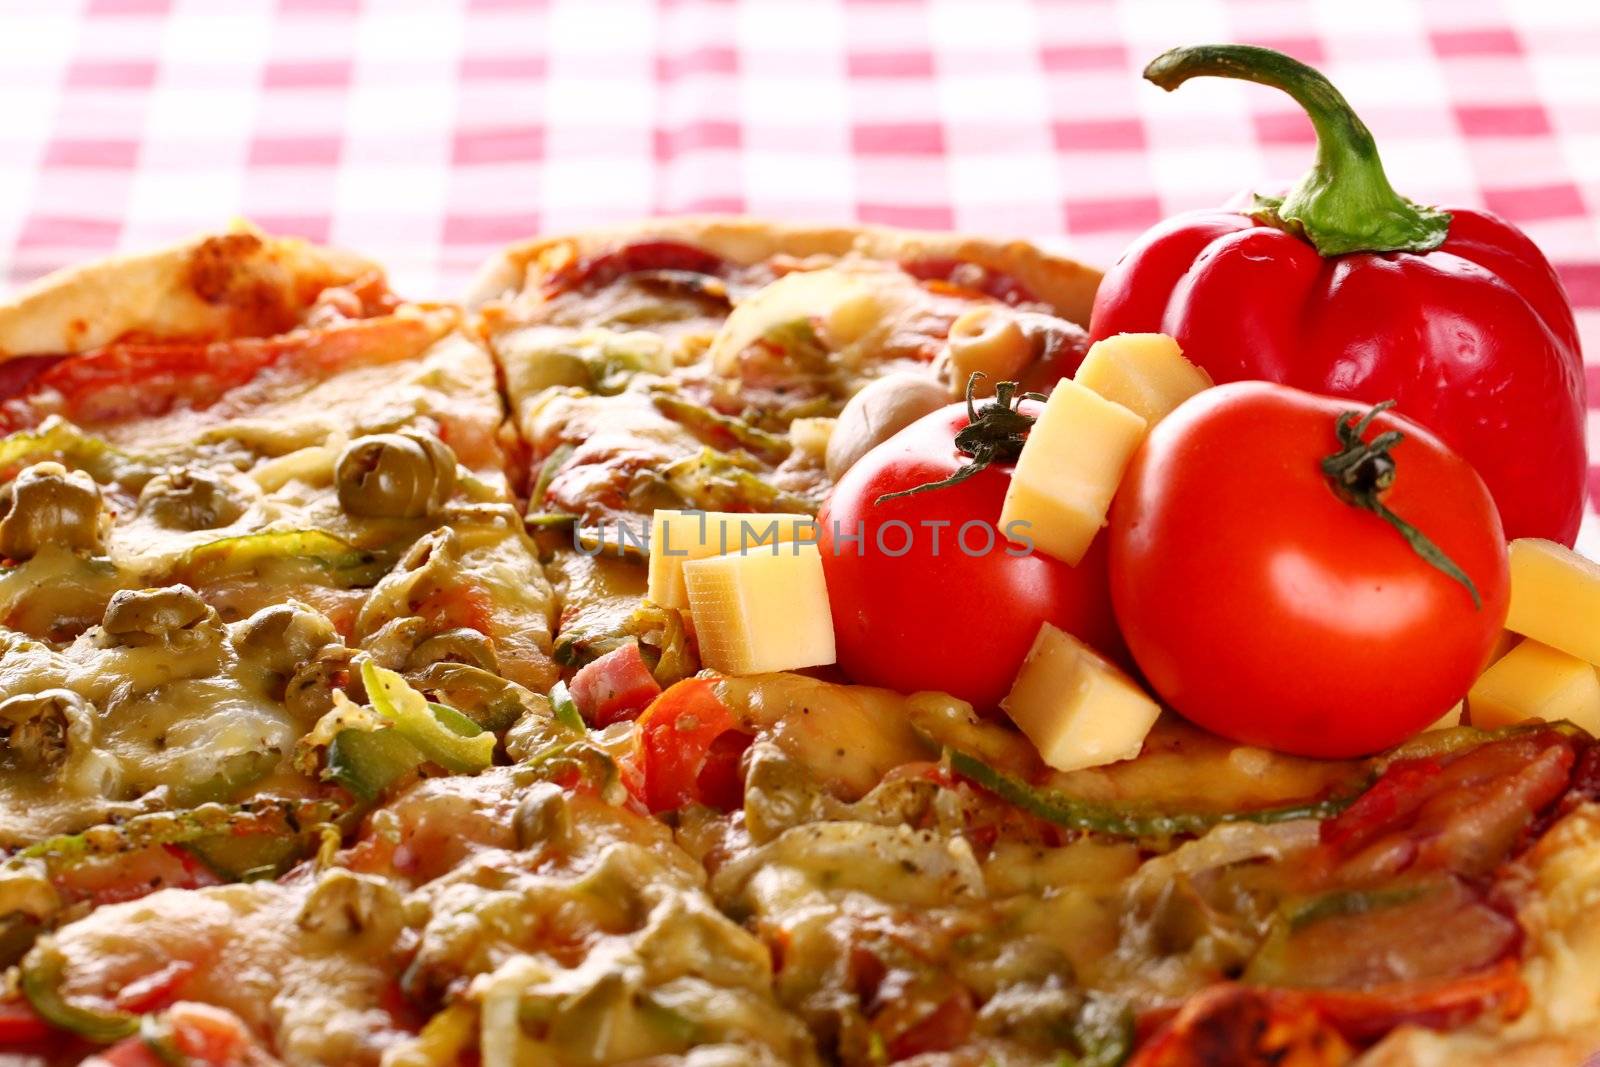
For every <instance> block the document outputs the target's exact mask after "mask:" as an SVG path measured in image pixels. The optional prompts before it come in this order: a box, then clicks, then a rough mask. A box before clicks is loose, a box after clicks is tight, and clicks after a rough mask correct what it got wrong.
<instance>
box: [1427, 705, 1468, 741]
mask: <svg viewBox="0 0 1600 1067" xmlns="http://www.w3.org/2000/svg"><path fill="white" fill-rule="evenodd" d="M1466 709H1467V702H1466V701H1465V700H1458V701H1456V703H1455V706H1454V707H1452V708H1451V709H1450V710H1449V711H1447V712H1445V713H1444V714H1443V715H1441V716H1439V717H1438V718H1437V719H1435V720H1434V722H1433V725H1432V726H1429V727H1428V728H1427V729H1425V730H1423V731H1422V732H1423V733H1428V732H1429V731H1432V730H1453V729H1455V728H1456V727H1457V726H1460V725H1461V713H1462V712H1463V711H1465V710H1466Z"/></svg>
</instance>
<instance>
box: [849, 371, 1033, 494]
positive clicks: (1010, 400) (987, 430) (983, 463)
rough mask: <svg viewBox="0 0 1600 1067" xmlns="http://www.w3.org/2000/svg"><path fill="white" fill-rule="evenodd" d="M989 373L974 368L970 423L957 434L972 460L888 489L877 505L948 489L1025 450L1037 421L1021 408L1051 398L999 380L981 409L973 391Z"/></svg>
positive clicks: (960, 446) (969, 398) (969, 384)
mask: <svg viewBox="0 0 1600 1067" xmlns="http://www.w3.org/2000/svg"><path fill="white" fill-rule="evenodd" d="M986 377H988V375H986V374H984V373H983V372H982V371H973V372H972V376H971V377H970V378H968V379H967V425H965V426H963V427H962V428H961V430H960V431H959V432H957V434H956V451H957V452H960V453H961V454H962V455H964V456H971V457H972V462H971V463H964V464H962V465H961V466H959V467H957V468H956V469H955V473H953V474H951V475H950V477H948V478H941V479H940V480H939V481H936V482H924V483H923V484H922V485H917V486H912V487H911V488H910V489H902V490H900V491H899V492H895V493H885V494H883V495H882V496H880V497H878V499H876V500H874V501H873V504H874V505H877V504H881V503H883V502H884V501H885V500H897V499H899V498H900V497H905V496H915V495H916V494H918V493H927V492H931V491H933V490H935V489H948V488H949V487H950V486H952V485H960V484H961V483H962V482H964V481H966V480H967V479H968V478H971V477H972V476H973V475H974V474H977V473H978V472H979V471H982V470H986V469H987V468H988V467H989V465H990V464H992V463H1015V462H1016V461H1017V457H1018V456H1020V455H1021V454H1022V446H1023V445H1024V444H1026V443H1027V441H1028V430H1029V429H1030V428H1031V427H1032V426H1033V424H1034V422H1035V419H1034V417H1033V416H1032V415H1027V414H1024V413H1023V412H1022V411H1021V410H1020V406H1021V404H1022V402H1023V401H1024V400H1040V401H1042V400H1047V399H1049V398H1048V397H1046V396H1045V395H1044V394H1043V393H1018V392H1017V383H1016V382H999V383H997V384H996V385H995V387H994V402H993V403H991V404H988V405H986V406H984V407H983V408H982V409H981V410H980V409H979V408H978V406H977V404H976V403H975V402H974V401H973V391H974V390H975V389H976V388H977V386H978V380H979V379H980V378H986ZM1014 405H1015V406H1014Z"/></svg>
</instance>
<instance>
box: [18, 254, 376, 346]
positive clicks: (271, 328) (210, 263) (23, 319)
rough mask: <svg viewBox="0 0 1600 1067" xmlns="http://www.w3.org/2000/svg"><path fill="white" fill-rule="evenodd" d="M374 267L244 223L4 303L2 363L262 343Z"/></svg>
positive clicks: (89, 267) (118, 259)
mask: <svg viewBox="0 0 1600 1067" xmlns="http://www.w3.org/2000/svg"><path fill="white" fill-rule="evenodd" d="M382 274H383V272H382V269H381V268H380V267H378V266H377V265H376V264H375V263H373V262H372V261H371V260H368V259H365V258H363V257H361V256H357V255H353V254H351V253H348V252H341V251H336V250H333V249H328V248H322V247H319V246H317V245H313V244H310V243H309V242H306V241H302V240H298V239H296V238H292V237H270V236H268V235H266V234H264V233H262V232H261V231H260V230H257V229H255V228H254V227H251V226H249V225H247V224H241V225H240V226H238V227H236V228H234V229H232V230H230V231H228V232H225V233H220V234H212V235H205V236H201V237H198V238H195V239H194V240H191V241H188V242H186V243H184V244H181V245H176V246H174V247H171V248H166V249H162V250H160V251H156V252H146V253H140V254H135V255H127V256H113V257H110V258H108V259H102V260H97V261H95V262H92V263H88V264H85V265H83V266H80V267H72V268H68V269H66V270H61V271H57V272H56V273H54V274H50V275H48V276H46V277H44V278H41V279H39V280H38V281H37V282H35V283H33V284H32V285H30V286H28V287H27V288H25V289H23V290H22V291H21V292H19V293H17V294H15V295H14V296H12V298H11V299H9V300H7V301H5V302H4V303H0V360H5V359H10V358H12V357H15V356H26V355H71V354H74V353H78V352H85V351H88V350H90V349H94V348H99V347H100V346H102V345H106V344H110V343H111V342H113V341H116V340H119V339H122V338H127V337H130V336H132V337H139V338H143V339H147V340H148V339H179V338H200V339H205V340H226V339H229V338H234V337H262V336H270V335H272V334H276V333H281V332H284V331H285V330H288V329H292V328H293V327H294V326H296V325H298V324H299V323H300V321H301V319H302V318H303V317H304V315H305V313H306V311H307V310H308V309H310V308H311V306H312V305H313V304H314V303H315V301H316V299H317V296H318V295H319V294H320V293H321V292H322V291H323V290H324V289H326V288H328V287H330V286H338V285H347V284H350V283H352V282H356V281H359V280H364V279H372V278H381V277H382Z"/></svg>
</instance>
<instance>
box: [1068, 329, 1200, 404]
mask: <svg viewBox="0 0 1600 1067" xmlns="http://www.w3.org/2000/svg"><path fill="white" fill-rule="evenodd" d="M1074 378H1075V379H1076V380H1077V381H1079V382H1081V383H1082V384H1084V385H1086V386H1088V387H1089V388H1090V389H1093V390H1094V391H1095V392H1097V393H1099V394H1100V395H1101V396H1103V397H1105V398H1106V399H1107V400H1114V401H1116V402H1117V403H1119V404H1121V405H1122V406H1123V407H1125V408H1127V409H1128V410H1129V411H1132V412H1133V413H1134V414H1135V415H1138V416H1139V417H1140V418H1142V419H1144V421H1145V422H1147V423H1149V424H1150V425H1151V426H1154V425H1155V424H1156V423H1158V422H1160V421H1161V420H1162V419H1164V418H1166V417H1167V416H1168V415H1170V414H1171V413H1172V409H1173V408H1175V407H1177V406H1178V405H1179V404H1181V403H1183V402H1184V401H1185V400H1188V399H1189V398H1190V397H1191V396H1194V395H1195V394H1196V393H1198V392H1200V391H1201V390H1202V389H1209V388H1211V386H1212V384H1213V383H1212V381H1211V375H1209V374H1207V373H1206V372H1205V371H1203V370H1201V369H1200V368H1199V367H1196V366H1195V365H1194V364H1193V363H1190V362H1189V361H1188V360H1186V359H1184V358H1183V350H1182V349H1181V348H1179V347H1178V342H1177V341H1174V340H1173V339H1172V338H1170V337H1168V336H1167V335H1166V334H1164V333H1119V334H1117V335H1116V336H1114V337H1107V338H1104V339H1103V340H1099V341H1096V342H1095V343H1094V344H1093V345H1091V346H1090V347H1089V354H1088V355H1087V356H1085V357H1083V365H1082V366H1080V367H1079V368H1078V373H1077V374H1076V375H1074Z"/></svg>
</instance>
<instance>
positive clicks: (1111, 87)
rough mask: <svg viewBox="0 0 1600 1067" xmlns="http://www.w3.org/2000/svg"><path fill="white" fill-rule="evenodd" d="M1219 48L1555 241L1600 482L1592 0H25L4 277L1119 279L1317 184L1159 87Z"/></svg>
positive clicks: (1265, 130) (1264, 111) (1435, 191)
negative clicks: (611, 242) (592, 271)
mask: <svg viewBox="0 0 1600 1067" xmlns="http://www.w3.org/2000/svg"><path fill="white" fill-rule="evenodd" d="M1205 40H1238V41H1249V42H1253V43H1258V44H1266V45H1271V46H1273V47H1276V48H1280V49H1283V50H1285V51H1287V52H1290V53H1292V54H1293V55H1295V56H1298V57H1299V58H1301V59H1304V60H1307V61H1309V62H1311V63H1314V64H1317V65H1318V66H1320V67H1322V68H1323V69H1324V70H1326V71H1327V73H1328V74H1329V75H1330V76H1332V77H1333V79H1334V80H1335V81H1336V82H1337V84H1338V85H1339V86H1340V87H1341V88H1342V89H1343V90H1344V91H1345V93H1346V94H1347V95H1348V96H1349V97H1350V99H1351V100H1352V101H1353V102H1354V103H1355V105H1356V107H1357V108H1358V110H1359V111H1360V112H1361V114H1362V115H1363V116H1364V117H1365V119H1366V121H1367V123H1368V124H1369V125H1370V126H1371V127H1372V128H1373V130H1374V132H1375V133H1376V134H1377V136H1378V139H1379V142H1380V144H1381V146H1382V148H1383V153H1384V158H1385V161H1386V162H1387V164H1388V168H1389V173H1390V176H1391V178H1392V179H1393V181H1394V184H1395V186H1396V187H1397V188H1399V189H1400V190H1402V191H1403V192H1405V193H1407V194H1408V195H1410V196H1412V197H1413V198H1415V199H1419V200H1424V201H1430V202H1446V203H1458V204H1469V205H1484V206H1487V207H1489V208H1491V209H1493V210H1495V211H1498V212H1500V213H1502V214H1504V215H1506V216H1507V217H1509V218H1510V219H1512V220H1513V221H1515V222H1517V223H1518V224H1520V225H1522V226H1523V227H1524V228H1525V229H1527V230H1528V232H1529V233H1531V234H1532V235H1533V237H1534V238H1535V239H1536V240H1537V241H1538V242H1539V243H1540V244H1541V245H1542V246H1543V247H1544V249H1545V251H1546V252H1547V253H1548V254H1549V256H1550V257H1551V259H1552V260H1554V261H1555V262H1556V264H1557V265H1558V267H1559V269H1560V271H1561V273H1562V276H1563V278H1564V279H1565V280H1566V284H1567V287H1568V291H1569V293H1570V294H1571V296H1572V299H1573V303H1574V304H1575V305H1576V306H1577V308H1578V316H1579V320H1580V324H1581V326H1582V329H1583V331H1584V336H1585V339H1586V348H1587V351H1588V352H1589V354H1590V361H1591V362H1590V370H1589V388H1590V393H1591V397H1592V398H1593V399H1592V403H1593V404H1594V405H1595V409H1594V410H1592V411H1591V415H1590V430H1591V440H1592V441H1593V442H1594V446H1593V447H1592V448H1591V452H1592V453H1593V454H1594V455H1595V456H1596V457H1597V460H1600V73H1597V72H1600V59H1597V57H1600V2H1597V0H0V284H3V283H18V282H22V281H25V280H27V279H30V278H33V277H35V276H37V275H39V274H41V273H43V272H45V271H47V270H50V269H52V268H54V267H57V266H60V265H62V264H65V263H71V262H73V261H77V260H82V259H84V258H86V257H90V256H96V255H100V254H103V253H105V252H109V251H112V250H114V249H127V248H136V247H140V246H145V245H150V244H153V243H156V242H162V241H167V240H171V239H175V238H178V237H181V236H184V235H186V234H189V233H192V232H194V231H197V230H200V229H204V228H208V227H215V226H217V225H219V224H221V223H223V222H225V221H226V220H227V219H229V218H230V217H232V216H235V215H245V216H248V217H250V218H252V219H254V220H256V221H257V222H259V223H260V224H262V225H264V226H266V227H268V228H269V229H275V230H282V231H288V232H294V233H300V234H305V235H307V236H310V237H314V238H316V239H318V240H329V241H333V242H336V243H339V244H343V245H347V246H350V247H352V248H356V249H359V250H361V251H363V252H366V253H369V254H371V255H373V256H375V257H377V258H378V259H380V260H382V261H383V262H385V263H387V264H388V265H389V267H390V270H391V272H392V274H393V276H394V279H395V282H396V285H397V287H398V288H399V289H400V290H401V291H402V292H405V293H408V294H414V295H449V294H452V293H454V292H457V291H459V289H460V287H461V286H462V285H463V284H464V281H465V279H466V278H467V277H468V276H469V275H470V273H471V272H472V270H473V268H474V267H475V265H476V264H477V263H478V262H479V261H480V260H482V259H483V258H484V257H485V256H486V255H487V254H488V253H489V252H490V251H491V250H493V249H494V248H495V247H496V246H498V245H500V244H502V243H504V242H507V241H511V240H514V239H517V238H521V237H525V236H527V235H529V234H532V233H534V232H537V231H541V230H542V231H557V230H563V229H570V228H574V227H581V226H586V225H591V224H594V223H597V222H603V221H614V220H623V219H630V218H636V217H639V216H643V215H650V214H658V213H667V212H700V211H743V212H750V213H754V214H760V215H771V216H777V217H782V218H789V219H803V220H848V219H863V220H869V221H875V222H886V223H894V224H900V225H908V226H922V227H940V228H943V227H956V228H961V229H968V230H976V231H986V232H996V233H1014V234H1020V235H1025V236H1029V237H1032V238H1035V239H1040V240H1042V241H1044V242H1045V243H1047V244H1049V245H1052V246H1055V247H1059V248H1061V249H1063V250H1067V251H1070V252H1072V253H1074V254H1075V255H1077V256H1079V257H1080V258H1083V259H1087V260H1090V261H1094V262H1100V263H1108V262H1110V260H1111V259H1112V258H1113V257H1114V256H1115V255H1116V254H1117V252H1118V250H1119V249H1120V248H1121V247H1122V246H1123V245H1124V243H1125V242H1127V241H1128V239H1129V238H1131V237H1132V236H1134V235H1135V234H1136V233H1138V232H1139V231H1140V230H1141V229H1142V228H1143V227H1145V226H1147V225H1148V224H1150V223H1152V222H1154V221H1155V220H1156V219H1158V218H1159V217H1161V216H1162V215H1164V214H1167V213H1170V212H1175V211H1179V210H1183V209H1186V208H1192V207H1199V206H1204V205H1209V204H1214V203H1216V202H1218V201H1221V200H1224V199H1226V198H1227V197H1229V196H1230V195H1232V194H1233V193H1235V192H1237V191H1238V190H1239V189H1241V188H1243V187H1245V186H1248V185H1253V184H1261V183H1263V182H1265V181H1269V180H1272V179H1278V180H1280V181H1281V180H1282V179H1286V178H1289V177H1292V176H1293V175H1295V174H1297V173H1298V172H1299V171H1301V170H1302V169H1303V168H1304V167H1305V165H1306V163H1307V162H1308V159H1309V156H1310V145H1311V131H1310V127H1309V125H1308V124H1307V123H1306V122H1305V120H1304V118H1303V117H1302V116H1301V115H1300V114H1299V113H1298V112H1297V111H1296V109H1295V108H1294V106H1293V104H1291V103H1290V101H1289V100H1288V99H1287V98H1286V97H1283V96H1281V95H1279V94H1276V93H1273V92H1271V91H1270V90H1266V89H1262V88H1257V87H1251V86H1244V85H1239V84H1228V83H1221V82H1215V81H1204V82H1195V83H1191V84H1190V85H1187V86H1185V87H1184V88H1183V89H1182V90H1181V91H1179V92H1177V93H1174V94H1170V95H1169V94H1164V93H1162V92H1160V91H1159V90H1157V89H1155V88H1153V87H1151V86H1149V85H1146V84H1145V83H1143V82H1142V81H1140V79H1139V77H1138V72H1139V70H1140V68H1141V67H1142V65H1143V63H1144V62H1145V61H1146V60H1147V59H1149V58H1150V57H1151V56H1154V55H1155V54H1157V53H1158V52H1160V51H1161V50H1163V49H1165V48H1167V47H1169V46H1171V45H1174V44H1180V43H1192V42H1198V41H1205ZM1590 482H1591V488H1592V491H1593V493H1594V495H1595V497H1596V499H1597V500H1600V463H1597V466H1596V467H1595V469H1594V471H1593V472H1592V475H1591V479H1590ZM1589 548H1590V551H1591V554H1595V549H1597V548H1600V538H1591V539H1590V541H1589Z"/></svg>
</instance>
